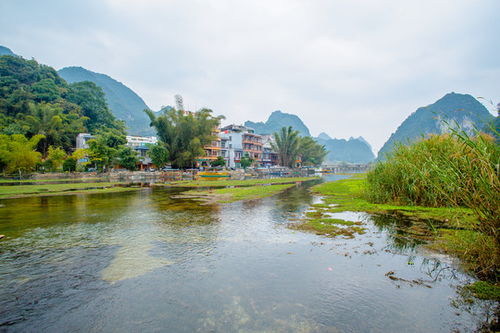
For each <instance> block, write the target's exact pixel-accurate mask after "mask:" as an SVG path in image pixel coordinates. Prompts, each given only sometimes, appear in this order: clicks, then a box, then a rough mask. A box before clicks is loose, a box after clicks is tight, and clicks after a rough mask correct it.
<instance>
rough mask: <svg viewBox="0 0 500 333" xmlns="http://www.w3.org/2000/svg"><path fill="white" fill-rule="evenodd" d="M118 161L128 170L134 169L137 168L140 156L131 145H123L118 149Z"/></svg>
mask: <svg viewBox="0 0 500 333" xmlns="http://www.w3.org/2000/svg"><path fill="white" fill-rule="evenodd" d="M116 155H117V158H116V162H117V163H118V164H119V165H121V166H122V167H124V168H125V169H127V170H130V171H134V170H136V169H137V163H138V162H139V158H138V157H137V153H136V152H135V150H133V149H132V148H130V147H121V148H120V149H118V151H117V154H116Z"/></svg>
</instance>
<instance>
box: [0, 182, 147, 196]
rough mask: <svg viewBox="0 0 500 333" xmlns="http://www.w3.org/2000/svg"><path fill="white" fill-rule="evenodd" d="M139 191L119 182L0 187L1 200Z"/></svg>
mask: <svg viewBox="0 0 500 333" xmlns="http://www.w3.org/2000/svg"><path fill="white" fill-rule="evenodd" d="M138 189H140V187H132V186H129V185H128V184H126V183H117V182H98V183H70V184H36V185H13V186H0V199H13V198H23V197H32V196H48V195H67V194H81V193H111V192H125V191H135V190H138Z"/></svg>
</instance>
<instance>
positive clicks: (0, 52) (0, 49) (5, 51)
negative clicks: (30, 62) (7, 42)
mask: <svg viewBox="0 0 500 333" xmlns="http://www.w3.org/2000/svg"><path fill="white" fill-rule="evenodd" d="M3 55H11V56H15V55H16V54H15V53H14V52H12V51H11V50H10V49H9V48H8V47H5V46H2V45H0V56H3Z"/></svg>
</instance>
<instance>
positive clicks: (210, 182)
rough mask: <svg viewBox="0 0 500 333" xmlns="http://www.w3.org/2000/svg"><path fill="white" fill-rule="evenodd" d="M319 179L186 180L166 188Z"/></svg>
mask: <svg viewBox="0 0 500 333" xmlns="http://www.w3.org/2000/svg"><path fill="white" fill-rule="evenodd" d="M317 179H319V177H286V178H269V179H246V180H235V179H223V180H184V181H177V182H171V183H169V184H166V186H173V187H222V186H253V185H276V184H287V183H296V182H305V181H310V180H317Z"/></svg>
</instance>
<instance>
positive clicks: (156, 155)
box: [148, 143, 169, 168]
mask: <svg viewBox="0 0 500 333" xmlns="http://www.w3.org/2000/svg"><path fill="white" fill-rule="evenodd" d="M148 156H149V157H150V158H151V161H152V162H153V164H154V165H156V167H157V168H162V167H164V166H165V164H167V163H168V160H169V159H168V157H169V156H168V150H167V148H165V146H164V145H163V144H161V143H159V144H155V145H149V150H148Z"/></svg>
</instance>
